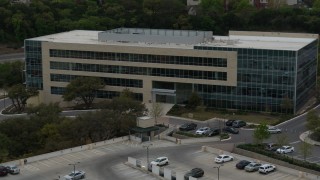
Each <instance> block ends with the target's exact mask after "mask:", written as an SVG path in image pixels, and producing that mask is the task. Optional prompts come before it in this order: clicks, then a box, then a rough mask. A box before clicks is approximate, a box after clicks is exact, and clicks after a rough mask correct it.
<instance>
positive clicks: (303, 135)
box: [299, 131, 320, 146]
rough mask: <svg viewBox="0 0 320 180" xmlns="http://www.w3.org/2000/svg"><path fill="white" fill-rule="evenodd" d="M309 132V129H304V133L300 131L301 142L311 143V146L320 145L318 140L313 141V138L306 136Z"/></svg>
mask: <svg viewBox="0 0 320 180" xmlns="http://www.w3.org/2000/svg"><path fill="white" fill-rule="evenodd" d="M310 132H311V131H306V132H304V133H301V134H300V136H299V138H300V140H301V141H302V142H305V143H308V144H311V145H313V146H320V142H317V141H314V140H312V139H310V138H309V137H308V135H309V133H310Z"/></svg>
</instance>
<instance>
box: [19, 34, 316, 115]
mask: <svg viewBox="0 0 320 180" xmlns="http://www.w3.org/2000/svg"><path fill="white" fill-rule="evenodd" d="M317 50H318V35H316V34H301V33H278V32H245V31H230V32H229V36H213V35H212V32H210V31H189V30H164V29H139V28H118V29H113V30H108V31H82V30H74V31H70V32H64V33H58V34H52V35H48V36H42V37H36V38H31V39H26V40H25V55H26V84H27V86H28V87H36V88H38V89H39V90H40V94H39V96H38V97H36V98H33V99H31V101H29V103H32V104H35V103H50V102H60V104H61V106H68V105H71V103H73V102H63V99H62V94H63V92H64V90H65V87H66V85H67V84H68V83H69V82H70V81H71V80H72V79H74V78H77V77H84V76H95V77H101V78H102V79H103V80H104V82H105V84H106V86H105V88H104V89H102V90H99V91H97V93H96V97H97V100H101V99H111V98H113V97H116V96H119V94H120V92H121V91H122V90H123V89H125V88H129V89H131V91H133V92H134V93H135V97H136V98H137V99H138V100H141V101H143V102H166V103H177V104H184V103H186V102H187V101H188V99H189V97H190V95H191V93H192V92H193V91H195V92H197V93H198V94H199V96H201V98H202V100H203V103H204V105H206V106H209V107H213V108H219V109H238V110H249V111H270V112H271V111H272V112H290V113H296V112H297V111H298V110H299V109H301V107H302V106H303V105H304V104H305V102H306V101H307V100H308V99H310V97H311V96H312V92H313V90H314V88H315V86H316V76H317V57H318V53H317V52H318V51H317Z"/></svg>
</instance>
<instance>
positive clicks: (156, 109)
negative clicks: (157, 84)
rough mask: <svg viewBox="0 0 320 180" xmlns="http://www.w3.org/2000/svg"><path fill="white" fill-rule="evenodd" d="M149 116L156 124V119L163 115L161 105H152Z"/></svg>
mask: <svg viewBox="0 0 320 180" xmlns="http://www.w3.org/2000/svg"><path fill="white" fill-rule="evenodd" d="M150 115H151V116H152V117H153V118H154V120H155V123H156V124H158V123H157V119H158V118H159V117H161V116H162V115H163V107H162V105H161V104H160V103H152V108H151V111H150Z"/></svg>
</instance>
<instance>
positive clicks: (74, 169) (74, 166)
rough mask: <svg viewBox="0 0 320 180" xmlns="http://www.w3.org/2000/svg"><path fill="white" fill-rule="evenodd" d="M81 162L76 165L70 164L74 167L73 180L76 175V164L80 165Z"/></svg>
mask: <svg viewBox="0 0 320 180" xmlns="http://www.w3.org/2000/svg"><path fill="white" fill-rule="evenodd" d="M79 163H80V162H75V163H71V164H68V165H70V166H73V179H74V177H75V175H76V164H79Z"/></svg>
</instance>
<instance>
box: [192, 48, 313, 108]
mask: <svg viewBox="0 0 320 180" xmlns="http://www.w3.org/2000/svg"><path fill="white" fill-rule="evenodd" d="M315 47H316V46H315ZM195 49H199V50H217V51H236V52H237V54H238V55H237V59H238V72H237V86H236V87H227V86H214V85H201V84H196V85H195V90H196V91H198V92H199V94H200V95H201V97H202V98H203V100H204V103H205V104H206V105H207V106H211V107H215V108H223V109H225V108H228V109H240V110H250V111H272V112H280V113H287V112H289V113H294V106H295V87H296V82H295V81H296V58H297V52H296V51H285V50H264V49H246V48H241V49H240V48H226V47H203V46H196V47H195ZM306 54H309V55H310V54H313V56H314V55H315V54H316V53H314V52H307V53H306ZM312 77H314V78H315V74H313V75H312ZM311 81H312V82H315V81H313V80H311ZM286 100H287V101H290V102H291V103H292V106H287V107H284V101H286Z"/></svg>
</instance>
